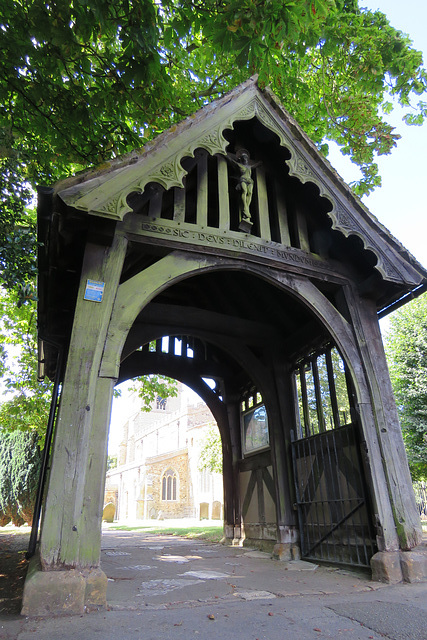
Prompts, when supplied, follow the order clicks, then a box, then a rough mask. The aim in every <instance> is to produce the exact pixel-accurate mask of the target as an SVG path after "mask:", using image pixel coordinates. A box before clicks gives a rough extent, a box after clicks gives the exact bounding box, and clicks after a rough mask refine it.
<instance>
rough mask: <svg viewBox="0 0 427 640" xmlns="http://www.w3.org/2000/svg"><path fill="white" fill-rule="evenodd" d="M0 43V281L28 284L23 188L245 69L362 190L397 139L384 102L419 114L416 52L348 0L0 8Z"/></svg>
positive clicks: (183, 111) (422, 107) (212, 91)
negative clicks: (336, 152)
mask: <svg viewBox="0 0 427 640" xmlns="http://www.w3.org/2000/svg"><path fill="white" fill-rule="evenodd" d="M0 48H1V51H2V56H1V58H0V171H1V183H0V186H1V191H2V199H3V210H2V222H1V225H0V243H1V246H0V269H1V270H2V273H3V278H4V280H5V281H6V284H7V285H8V286H13V284H14V282H17V281H19V282H26V281H30V280H31V278H32V276H33V271H34V262H32V261H31V260H30V261H28V260H27V259H25V255H26V256H28V255H30V254H29V252H28V245H27V243H28V242H30V243H31V242H33V233H32V232H33V220H32V218H31V217H28V216H27V214H26V206H27V205H28V203H29V201H30V194H29V191H28V187H29V185H32V186H33V187H34V185H35V184H37V183H52V182H54V181H56V180H57V179H59V178H61V177H64V176H67V175H70V174H72V173H74V172H76V171H77V170H79V169H83V168H87V167H88V166H89V165H94V164H99V163H103V162H105V161H108V160H109V159H111V158H112V157H114V156H117V155H120V154H123V153H125V152H127V151H130V150H131V149H133V148H135V147H139V146H141V145H143V144H144V143H145V142H146V141H147V140H149V139H151V138H153V137H154V136H155V135H156V134H157V133H158V132H160V131H162V130H164V129H165V128H167V127H168V126H170V125H171V124H172V123H173V122H176V121H177V120H181V119H182V118H183V117H185V116H187V115H190V114H191V113H193V112H194V111H195V110H196V109H197V108H198V107H200V106H202V105H203V104H205V103H206V102H208V101H210V100H212V99H214V98H216V97H218V96H220V95H221V94H223V93H224V92H225V91H227V90H229V89H230V88H232V87H234V86H236V85H237V84H238V83H240V82H242V81H243V80H245V79H247V78H248V77H249V76H250V75H252V74H254V73H259V77H260V82H261V84H269V85H270V86H271V87H272V89H273V91H274V92H275V93H276V94H277V95H278V96H279V98H280V99H281V100H282V101H283V103H284V104H285V106H286V107H287V109H288V110H289V111H290V112H291V114H292V115H293V116H295V117H296V119H297V120H298V121H299V123H300V124H301V126H302V127H303V128H304V129H305V130H306V132H307V133H308V134H309V135H310V136H311V138H312V139H313V141H314V142H315V143H316V144H317V145H318V146H319V148H321V149H322V150H323V151H324V152H325V153H327V141H328V140H335V141H336V142H337V143H338V144H339V145H340V146H341V148H342V151H343V153H346V154H348V155H349V156H350V157H351V159H352V160H353V161H354V162H356V163H357V164H358V165H359V166H360V167H361V170H362V179H361V181H360V182H359V184H358V185H356V190H357V191H358V192H359V193H361V194H363V193H368V192H369V191H371V190H372V189H373V188H374V187H375V186H377V185H378V184H380V177H379V176H378V167H377V165H376V163H375V157H376V155H377V154H383V153H389V152H390V151H391V150H392V148H393V147H394V146H395V144H396V140H397V138H398V136H397V135H396V134H395V133H394V132H393V128H392V127H391V126H390V125H389V124H388V123H387V114H388V113H389V112H390V110H391V109H392V108H393V104H395V103H396V102H397V103H400V104H401V105H403V106H404V107H407V109H408V115H407V116H406V121H407V122H408V123H410V124H421V123H422V122H423V120H424V118H425V116H426V103H425V102H423V101H422V97H423V94H425V89H426V72H425V70H424V69H423V66H422V64H423V63H422V56H421V53H419V52H417V51H415V50H414V49H412V47H411V41H410V40H409V38H408V37H407V36H406V35H404V34H402V33H401V32H400V31H398V30H396V29H395V28H393V27H392V26H390V24H389V22H388V20H387V18H386V17H385V16H384V15H383V14H382V13H380V12H378V11H377V12H371V11H369V10H367V9H363V8H360V7H359V6H358V2H357V0H299V1H298V2H295V1H294V0H268V1H265V0H227V2H224V1H223V0H155V1H154V0H115V2H111V1H110V0H68V1H65V0H55V1H54V2H45V1H43V0H25V1H24V0H3V2H2V7H1V10H0ZM411 102H414V104H411ZM14 247H16V249H14Z"/></svg>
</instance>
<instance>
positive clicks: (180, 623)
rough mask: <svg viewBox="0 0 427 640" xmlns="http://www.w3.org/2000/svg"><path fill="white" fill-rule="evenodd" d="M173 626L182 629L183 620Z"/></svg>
mask: <svg viewBox="0 0 427 640" xmlns="http://www.w3.org/2000/svg"><path fill="white" fill-rule="evenodd" d="M173 626H174V627H182V620H181V622H175V624H174V625H173Z"/></svg>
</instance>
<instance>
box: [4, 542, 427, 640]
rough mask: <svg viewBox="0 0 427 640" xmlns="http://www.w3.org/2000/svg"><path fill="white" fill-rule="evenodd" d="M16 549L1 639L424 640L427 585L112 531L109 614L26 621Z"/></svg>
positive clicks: (105, 562)
mask: <svg viewBox="0 0 427 640" xmlns="http://www.w3.org/2000/svg"><path fill="white" fill-rule="evenodd" d="M6 542H7V541H6ZM19 545H21V547H22V550H24V549H25V547H26V540H25V539H24V538H22V542H21V541H19V542H17V541H16V540H12V542H9V547H7V545H6V546H5V545H3V549H2V552H1V553H0V568H1V573H2V574H4V573H5V571H4V569H5V565H7V563H8V562H9V564H10V563H11V562H12V561H14V562H15V565H14V566H15V574H14V575H15V578H14V580H13V582H12V583H10V584H9V586H8V583H7V578H5V577H2V575H1V574H0V605H2V606H3V613H2V614H0V638H2V639H3V638H5V639H6V638H7V639H10V640H30V639H32V640H33V639H42V638H43V640H44V639H46V638H49V639H52V640H76V639H77V638H78V639H79V640H80V639H83V640H85V639H88V640H89V639H90V640H92V639H93V638H97V637H98V638H102V640H110V639H111V640H131V639H132V640H134V639H136V638H138V639H141V640H184V639H185V640H189V639H190V640H191V638H197V637H198V638H203V640H218V639H224V640H228V639H231V638H233V640H279V639H280V640H313V639H316V638H319V639H322V638H335V639H340V640H341V639H342V640H365V639H366V640H380V638H384V637H385V638H389V639H392V640H427V583H422V584H413V585H407V584H401V585H396V586H385V585H380V584H377V583H373V582H370V581H369V579H368V577H367V576H366V575H364V574H362V573H354V572H350V571H346V570H339V569H331V568H326V567H318V568H315V567H314V566H313V565H311V564H308V563H289V564H286V563H281V562H277V561H274V560H271V559H270V558H269V556H268V555H266V554H262V553H260V552H257V551H249V550H247V549H240V548H230V547H224V546H222V545H216V544H208V543H203V542H200V541H194V540H184V539H180V538H174V537H172V536H153V535H150V534H147V533H138V532H126V531H111V530H110V531H106V532H105V533H104V535H103V549H102V568H103V570H104V571H105V573H106V574H107V576H108V579H109V583H108V602H109V610H108V611H103V612H96V613H90V614H85V615H83V616H72V617H67V618H55V619H25V618H23V617H21V616H19V614H18V611H19V609H18V607H19V598H20V585H21V584H22V583H23V578H22V574H23V565H24V563H23V562H22V557H23V554H22V553H20V551H19V549H18V547H19ZM6 556H9V557H8V558H7V557H6ZM6 568H7V567H6ZM12 568H13V567H12V566H10V567H9V569H12ZM12 573H13V571H12ZM2 580H3V583H2ZM2 587H3V588H2Z"/></svg>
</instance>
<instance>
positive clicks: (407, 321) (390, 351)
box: [386, 295, 427, 480]
mask: <svg viewBox="0 0 427 640" xmlns="http://www.w3.org/2000/svg"><path fill="white" fill-rule="evenodd" d="M386 353H387V358H388V363H389V369H390V376H391V381H392V385H393V390H394V393H395V396H396V401H397V408H398V411H399V416H400V421H401V426H402V432H403V438H404V441H405V445H406V451H407V454H408V462H409V468H410V470H411V475H412V478H413V479H414V480H427V296H426V295H423V296H421V297H420V298H418V299H416V300H413V301H412V302H410V303H408V304H407V305H405V306H404V307H403V308H402V309H400V310H399V311H396V313H394V314H393V315H392V316H391V317H390V329H389V332H388V334H387V337H386Z"/></svg>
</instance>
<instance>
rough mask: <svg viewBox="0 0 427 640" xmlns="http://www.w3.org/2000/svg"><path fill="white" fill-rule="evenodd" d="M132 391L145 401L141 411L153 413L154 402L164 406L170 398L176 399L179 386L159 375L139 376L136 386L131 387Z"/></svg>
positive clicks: (136, 379)
mask: <svg viewBox="0 0 427 640" xmlns="http://www.w3.org/2000/svg"><path fill="white" fill-rule="evenodd" d="M129 390H130V391H135V392H136V393H137V394H138V396H139V397H140V398H141V400H142V401H143V404H142V406H141V411H147V412H149V411H151V409H152V405H153V402H154V401H157V402H158V403H159V404H162V403H164V402H166V401H167V399H168V398H175V397H176V396H177V395H178V385H177V382H176V380H173V379H172V378H168V377H166V376H161V375H157V374H150V375H147V376H139V377H138V378H135V381H134V384H133V385H131V386H130V387H129Z"/></svg>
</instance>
